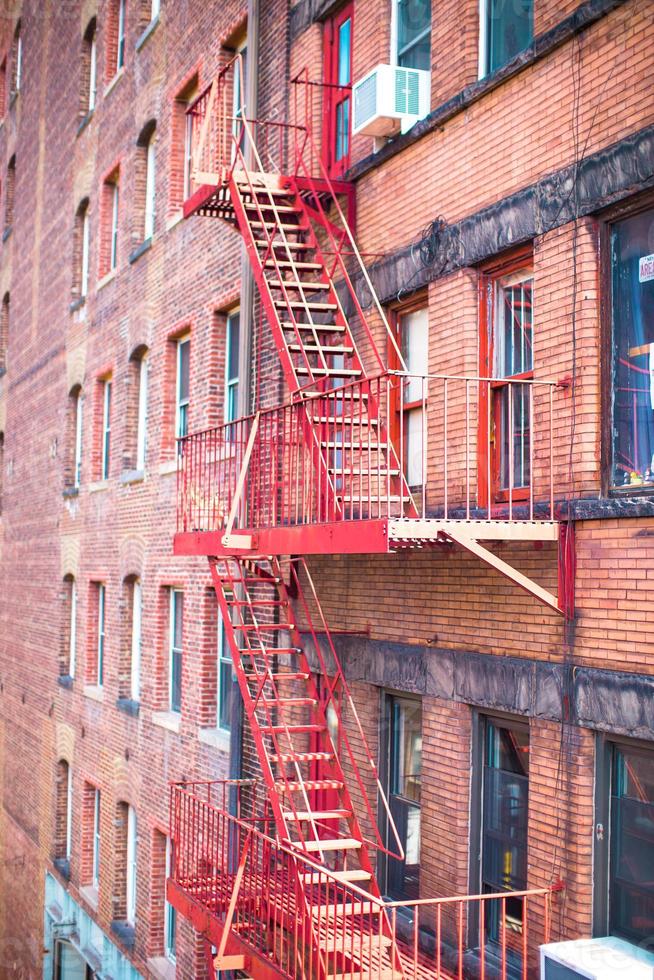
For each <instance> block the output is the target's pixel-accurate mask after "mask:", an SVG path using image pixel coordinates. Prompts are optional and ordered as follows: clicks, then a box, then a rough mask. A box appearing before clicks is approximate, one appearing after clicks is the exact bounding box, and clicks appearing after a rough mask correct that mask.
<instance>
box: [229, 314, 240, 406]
mask: <svg viewBox="0 0 654 980" xmlns="http://www.w3.org/2000/svg"><path fill="white" fill-rule="evenodd" d="M240 335H241V315H240V312H239V311H238V310H235V311H234V312H233V313H230V314H229V316H228V317H227V353H226V362H227V372H226V377H225V421H226V422H233V421H234V419H237V418H238V362H239V346H240Z"/></svg>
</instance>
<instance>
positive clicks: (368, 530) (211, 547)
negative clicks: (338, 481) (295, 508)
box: [173, 517, 388, 558]
mask: <svg viewBox="0 0 654 980" xmlns="http://www.w3.org/2000/svg"><path fill="white" fill-rule="evenodd" d="M243 534H251V535H252V546H251V548H250V550H249V551H245V550H244V551H242V552H241V551H239V552H238V554H239V555H240V556H242V557H248V556H249V555H385V554H387V553H388V520H387V518H385V517H383V518H379V519H378V520H364V521H341V522H339V523H335V524H312V525H306V526H301V527H277V528H264V529H263V530H258V531H246V530H243ZM222 537H223V532H222V531H188V532H180V533H178V534H176V535H175V538H174V542H173V550H174V553H175V554H176V555H215V556H216V557H219V558H222V557H225V556H228V555H234V554H236V551H235V549H234V548H233V547H230V548H225V547H224V546H223V543H222Z"/></svg>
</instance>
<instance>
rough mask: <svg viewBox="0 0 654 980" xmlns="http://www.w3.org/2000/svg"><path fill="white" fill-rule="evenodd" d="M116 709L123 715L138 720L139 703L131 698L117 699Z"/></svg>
mask: <svg viewBox="0 0 654 980" xmlns="http://www.w3.org/2000/svg"><path fill="white" fill-rule="evenodd" d="M116 707H117V708H118V710H119V711H122V712H123V714H126V715H131V716H132V718H138V716H139V711H140V710H141V704H140V702H139V701H134V700H132V698H118V699H117V700H116Z"/></svg>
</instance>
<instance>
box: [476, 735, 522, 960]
mask: <svg viewBox="0 0 654 980" xmlns="http://www.w3.org/2000/svg"><path fill="white" fill-rule="evenodd" d="M483 751H484V758H483V766H482V774H481V778H482V794H481V799H482V815H481V891H482V893H495V892H501V891H520V890H522V889H525V888H526V887H527V816H528V803H529V729H528V727H527V726H526V725H524V724H520V723H519V722H508V721H499V720H495V719H490V718H487V719H485V720H484V732H483ZM500 915H501V909H500V908H499V903H497V902H493V903H490V902H489V903H487V911H486V918H487V921H486V923H485V928H486V932H487V936H488V938H489V940H490V941H491V942H499V941H500V939H501V936H500ZM506 919H507V924H508V925H510V927H511V929H512V931H514V932H522V901H521V899H507V900H506Z"/></svg>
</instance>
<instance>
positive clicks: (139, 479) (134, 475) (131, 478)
mask: <svg viewBox="0 0 654 980" xmlns="http://www.w3.org/2000/svg"><path fill="white" fill-rule="evenodd" d="M144 480H145V470H125V471H124V472H123V473H121V474H120V482H121V483H143V481H144Z"/></svg>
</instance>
